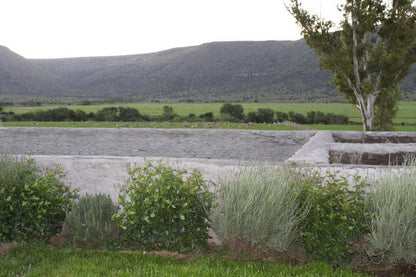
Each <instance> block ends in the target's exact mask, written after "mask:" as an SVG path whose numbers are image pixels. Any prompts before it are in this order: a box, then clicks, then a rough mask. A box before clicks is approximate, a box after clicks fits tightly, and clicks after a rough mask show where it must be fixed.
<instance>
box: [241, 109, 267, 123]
mask: <svg viewBox="0 0 416 277" xmlns="http://www.w3.org/2000/svg"><path fill="white" fill-rule="evenodd" d="M273 117H274V111H273V110H272V109H269V108H259V109H258V110H257V112H249V113H248V114H247V117H246V121H247V122H254V123H271V122H273V121H274V119H273Z"/></svg>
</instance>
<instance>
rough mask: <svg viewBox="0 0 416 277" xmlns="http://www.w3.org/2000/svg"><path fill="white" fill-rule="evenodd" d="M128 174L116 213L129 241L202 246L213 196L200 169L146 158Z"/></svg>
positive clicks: (154, 245)
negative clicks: (172, 165) (178, 166)
mask: <svg viewBox="0 0 416 277" xmlns="http://www.w3.org/2000/svg"><path fill="white" fill-rule="evenodd" d="M128 173H129V175H130V179H129V180H128V181H127V183H126V184H124V185H122V186H121V190H120V196H119V204H120V206H121V208H122V210H121V211H120V212H119V213H117V214H116V216H115V218H116V219H117V220H118V222H119V224H120V227H121V228H122V230H123V234H124V235H125V238H126V239H127V240H128V241H132V242H136V243H138V244H140V245H143V246H147V247H151V248H155V249H160V248H165V249H169V250H180V251H186V250H189V249H192V248H195V247H198V246H203V245H205V243H206V239H207V238H208V235H207V228H208V222H207V218H208V215H209V213H210V209H211V206H212V202H213V200H214V195H213V193H211V192H209V190H208V184H207V182H206V181H205V180H204V179H203V178H202V175H201V173H200V172H198V171H196V170H194V171H193V172H192V173H191V174H187V171H186V170H182V169H174V168H172V167H170V166H168V165H164V164H162V162H159V163H158V164H157V165H153V164H152V163H151V162H149V161H146V162H145V166H144V167H138V168H133V169H132V168H130V167H129V168H128Z"/></svg>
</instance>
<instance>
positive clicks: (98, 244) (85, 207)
mask: <svg viewBox="0 0 416 277" xmlns="http://www.w3.org/2000/svg"><path fill="white" fill-rule="evenodd" d="M115 212H116V206H115V205H114V203H113V201H112V200H111V198H110V196H109V195H105V194H96V195H89V194H87V195H86V196H83V197H81V198H80V199H79V202H77V203H75V204H74V206H73V209H72V211H71V212H70V213H68V214H67V216H66V219H65V225H64V229H63V234H64V235H65V236H66V237H67V238H68V239H69V240H70V241H71V243H72V244H73V245H74V246H76V247H82V248H89V249H98V248H105V247H107V246H109V245H110V244H111V243H112V242H114V241H115V240H116V239H117V238H118V233H119V228H118V226H117V223H116V222H115V221H113V220H112V219H111V218H112V216H113V215H114V214H115Z"/></svg>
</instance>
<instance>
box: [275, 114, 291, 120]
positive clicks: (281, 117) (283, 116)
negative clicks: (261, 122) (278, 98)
mask: <svg viewBox="0 0 416 277" xmlns="http://www.w3.org/2000/svg"><path fill="white" fill-rule="evenodd" d="M275 114H276V120H277V121H278V122H283V121H286V120H289V115H288V114H287V113H285V112H279V111H277V112H275Z"/></svg>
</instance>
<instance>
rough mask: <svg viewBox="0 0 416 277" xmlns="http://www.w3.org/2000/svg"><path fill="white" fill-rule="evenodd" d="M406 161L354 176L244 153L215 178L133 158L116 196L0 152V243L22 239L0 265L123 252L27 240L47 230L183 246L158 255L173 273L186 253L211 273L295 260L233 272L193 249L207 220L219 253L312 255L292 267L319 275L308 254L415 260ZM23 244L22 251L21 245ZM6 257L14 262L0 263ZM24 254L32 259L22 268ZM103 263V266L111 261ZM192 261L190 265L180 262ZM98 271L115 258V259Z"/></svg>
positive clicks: (138, 246)
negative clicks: (78, 187) (90, 190)
mask: <svg viewBox="0 0 416 277" xmlns="http://www.w3.org/2000/svg"><path fill="white" fill-rule="evenodd" d="M415 167H416V163H415V160H408V162H407V163H404V164H403V165H402V166H401V167H400V171H399V172H397V171H392V169H391V168H390V169H388V170H387V171H386V172H384V173H383V174H381V175H379V176H378V179H371V180H361V179H360V177H358V176H353V177H354V178H353V180H350V179H346V178H342V177H338V176H337V173H336V172H335V173H330V172H328V173H327V175H326V176H322V175H321V173H319V172H317V171H314V170H312V169H303V168H297V167H291V166H280V167H273V166H268V165H264V164H254V165H253V164H251V165H247V166H244V165H242V166H241V167H240V169H239V170H238V171H234V172H233V173H231V174H229V175H228V176H227V177H226V178H225V179H221V180H220V181H219V183H218V184H217V185H216V184H213V183H210V182H208V181H207V180H205V179H204V178H203V176H202V175H201V173H200V172H198V171H196V170H194V171H192V172H187V171H186V170H182V169H177V168H174V167H172V166H170V165H165V164H164V163H163V162H162V161H160V162H157V163H152V162H149V161H145V165H144V166H143V167H139V168H137V167H131V168H130V167H129V168H128V173H129V176H130V178H129V179H128V180H127V181H126V182H125V183H124V184H121V185H120V186H119V187H118V189H119V199H118V205H115V204H114V203H113V202H112V200H111V198H110V197H109V196H106V195H102V194H98V195H85V196H82V197H81V198H79V199H77V194H76V191H72V190H71V189H70V188H69V187H67V186H65V185H64V184H63V183H62V181H61V180H60V177H62V175H61V173H60V172H59V171H55V170H52V169H45V170H40V169H39V168H38V167H36V165H35V164H34V162H33V161H32V160H31V159H26V158H24V157H20V158H16V157H14V156H10V155H6V154H1V167H0V169H1V170H2V171H1V175H0V176H1V180H0V181H1V182H0V190H1V194H0V204H1V209H0V242H12V241H18V242H27V241H29V244H23V245H22V246H19V247H18V248H17V250H15V251H13V250H12V251H11V252H9V254H6V260H4V259H3V257H1V258H0V265H1V263H3V264H7V265H6V266H2V267H0V268H1V270H8V271H7V272H13V271H24V270H27V271H28V272H29V273H30V274H32V273H33V272H37V271H36V270H38V269H39V270H40V269H41V270H50V271H53V270H62V271H56V274H58V275H60V274H64V275H66V274H67V275H71V274H76V275H79V274H83V272H84V271H82V270H84V268H86V269H85V270H90V271H94V270H99V269H95V268H96V267H99V266H101V267H102V268H104V269H106V265H101V264H100V263H99V262H97V264H96V262H95V261H94V259H98V260H101V259H105V260H107V261H111V260H112V259H118V257H119V256H118V255H121V256H122V255H124V254H120V253H119V254H114V253H108V252H104V253H102V252H85V251H81V252H78V251H74V250H73V249H71V248H63V249H54V248H50V247H48V246H45V245H41V246H39V245H36V244H33V241H36V240H37V239H42V240H43V241H51V239H50V238H51V237H54V238H55V241H56V239H57V238H61V239H62V243H63V245H66V246H72V247H73V248H80V247H81V248H83V249H107V250H108V249H112V250H114V249H119V250H120V249H121V250H134V251H137V250H140V251H143V250H146V251H150V250H166V249H167V250H169V251H179V252H180V253H185V254H174V255H175V256H180V257H181V259H182V260H181V261H174V260H166V263H167V264H169V266H166V267H163V268H162V269H161V270H170V269H171V268H174V270H177V272H182V270H183V269H182V266H183V265H184V261H185V267H186V270H191V274H194V270H195V271H197V272H202V273H204V274H205V269H204V268H201V267H204V266H206V264H207V263H208V264H211V263H212V262H213V263H214V264H215V265H214V266H207V270H208V273H211V274H215V273H216V272H213V273H212V272H210V271H209V270H213V269H214V268H216V267H219V268H218V270H219V271H218V272H220V271H221V272H222V273H224V272H225V273H227V274H228V273H229V272H230V273H233V274H234V273H235V274H238V275H241V274H243V275H244V274H247V275H251V271H250V270H251V269H252V268H255V272H257V273H259V274H260V273H262V274H266V275H268V274H269V272H272V273H270V275H272V274H281V275H282V276H284V274H287V273H288V272H293V270H295V271H296V270H297V269H295V268H291V267H288V266H286V267H285V266H283V268H282V269H276V268H279V267H280V266H282V265H281V264H279V263H276V264H274V263H273V264H272V263H261V264H252V263H248V264H246V263H244V264H241V263H237V264H239V265H241V268H239V270H243V271H242V272H241V271H235V272H234V270H231V271H229V270H228V269H227V267H228V266H229V265H228V262H227V261H225V262H221V263H222V264H221V265H218V261H219V260H218V257H215V256H210V255H206V254H204V255H202V256H200V257H197V256H195V255H196V254H195V253H205V251H206V250H207V249H208V248H207V246H208V245H207V240H206V239H207V238H208V235H207V231H208V227H210V226H211V227H212V228H213V230H214V231H215V232H216V233H217V234H218V235H219V236H220V238H221V239H222V241H223V243H224V246H225V247H226V248H229V252H227V251H226V252H218V250H219V248H218V247H217V248H214V250H215V249H216V250H217V254H218V253H222V254H218V255H225V256H226V257H230V258H231V257H233V258H235V259H238V260H240V261H243V260H253V259H254V260H263V261H264V260H270V259H271V260H278V261H292V262H296V263H302V264H303V263H305V262H310V263H311V262H312V264H310V265H304V266H301V267H300V268H303V269H304V268H307V267H311V270H312V271H314V270H317V271H318V275H319V276H322V275H325V274H327V269H328V267H327V266H323V267H322V264H321V265H319V264H315V263H314V262H325V263H327V264H330V265H333V266H336V267H339V268H345V267H347V268H348V267H351V268H354V269H360V270H362V271H365V272H371V271H372V270H373V269H374V268H382V269H384V270H392V269H394V268H395V266H399V267H400V266H404V268H405V269H408V270H410V271H412V270H414V269H415V263H416V260H415V259H416V244H415V241H416V232H415V231H414V230H415V225H414V224H415V223H414V218H415V213H416V211H415V209H414V203H415V202H416V190H415V189H414V187H415V185H416V183H415V182H416V170H415ZM26 215H30V216H26ZM52 241H54V240H52ZM38 248H39V250H38ZM25 249H26V250H25ZM27 249H31V250H30V251H29V250H27ZM42 251H45V252H44V253H46V254H45V255H51V256H54V255H57V256H58V253H61V252H62V251H63V253H64V255H69V256H68V259H69V260H71V262H69V263H68V265H67V264H66V263H62V266H60V267H57V266H56V265H55V264H52V263H51V264H49V261H53V260H54V259H53V258H51V259H48V262H46V263H45V262H43V261H41V260H40V257H38V256H37V255H40V254H39V253H42ZM26 252H29V253H30V256H27V257H25V256H19V255H24V253H26ZM33 252H36V254H35V255H33ZM165 253H168V254H169V255H172V253H173V252H165ZM192 253H193V254H192ZM90 255H91V256H90ZM114 255H115V256H114ZM87 257H88V259H86V258H87ZM124 257H127V258H128V259H129V258H133V259H144V261H143V263H150V264H152V259H154V258H156V257H149V258H148V257H147V256H140V255H138V254H131V256H130V254H129V255H126V256H123V258H124ZM188 258H189V259H188ZM33 259H34V260H33ZM36 259H39V260H36ZM147 259H148V260H147ZM156 259H159V258H156ZM194 259H195V261H193V262H190V260H194ZM7 260H9V261H13V262H10V263H9V264H8V263H7V262H6V261H7ZM25 260H29V261H30V262H28V264H30V267H29V266H28V265H25V263H24V262H23V261H25ZM65 260H66V259H65ZM57 263H58V261H57ZM59 263H61V261H59ZM161 263H162V264H163V263H164V262H163V261H161ZM175 263H178V266H179V269H177V268H176V265H175ZM233 263H234V262H233ZM69 264H70V265H71V266H69ZM74 264H76V266H74ZM105 264H107V265H108V264H110V265H111V266H112V264H111V263H109V262H106V263H105ZM115 264H117V262H116V263H115ZM35 265H36V266H35ZM172 265H173V266H172ZM358 265H359V267H358ZM49 266H50V267H53V269H50V268H49ZM78 266H79V267H78ZM193 266H196V268H197V269H190V268H192V267H193ZM224 266H225V267H224ZM233 266H234V265H231V267H233ZM315 266H317V268H315V269H314V267H315ZM90 267H92V269H90ZM140 268H141V269H140ZM140 268H136V267H133V268H131V270H134V271H135V270H137V271H138V273H137V274H145V273H144V272H141V271H140V270H144V269H143V268H144V267H140ZM401 269H402V268H400V270H401ZM72 270H79V272H80V273H78V271H75V272H74V271H72ZM106 270H107V269H106ZM108 270H110V271H111V272H113V271H112V270H116V271H119V270H120V269H119V268H117V266H116V267H115V268H114V269H113V267H112V269H108ZM245 270H248V271H245ZM275 270H284V271H283V273H279V271H275ZM285 270H286V271H285ZM287 270H289V271H287ZM299 270H302V269H299ZM100 272H103V271H100ZM121 272H122V273H124V271H121ZM166 272H167V273H168V272H169V271H166ZM162 273H163V272H162ZM187 273H188V272H187V271H184V273H183V274H187ZM208 273H207V274H208ZM389 273H391V272H389ZM394 273H397V271H396V272H394ZM33 274H34V275H37V274H38V273H36V274H35V273H33ZM39 274H40V275H42V271H41V273H39ZM114 274H115V273H114ZM125 274H130V275H132V274H133V275H137V274H135V273H134V272H131V273H127V272H126V273H125ZM163 274H164V273H163ZM181 274H182V273H180V274H179V276H180V275H181ZM227 274H225V275H227ZM300 274H301V276H302V274H303V273H302V271H300ZM6 275H7V274H6ZM329 275H331V274H329ZM305 276H314V275H305ZM342 276H344V275H342Z"/></svg>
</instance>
